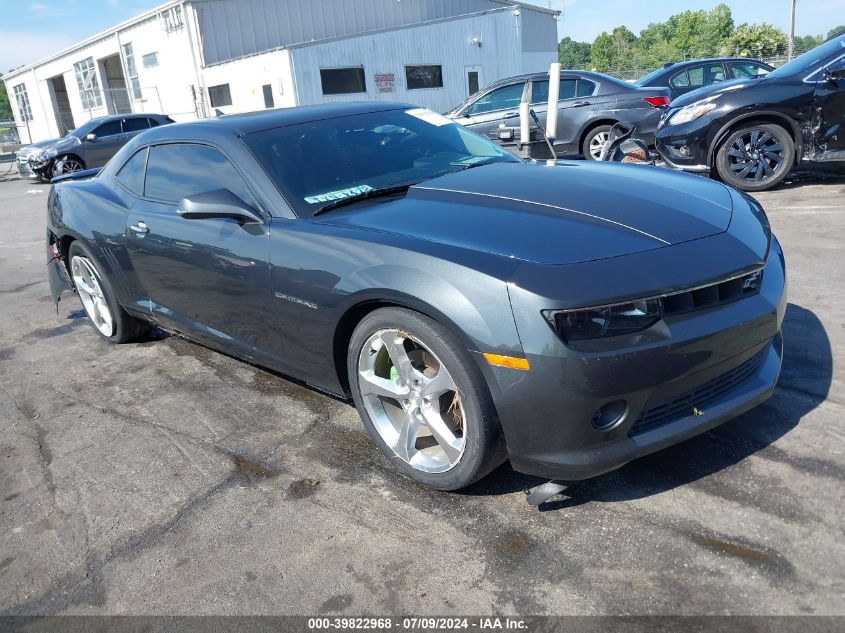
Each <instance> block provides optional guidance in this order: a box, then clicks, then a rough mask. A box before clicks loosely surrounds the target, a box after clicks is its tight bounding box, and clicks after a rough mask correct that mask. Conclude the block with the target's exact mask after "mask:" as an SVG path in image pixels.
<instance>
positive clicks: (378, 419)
mask: <svg viewBox="0 0 845 633" xmlns="http://www.w3.org/2000/svg"><path fill="white" fill-rule="evenodd" d="M358 384H359V389H360V392H361V399H362V400H363V403H364V407H365V408H366V410H367V413H368V414H369V416H370V419H371V420H372V422H373V426H374V427H375V429H376V430H377V431H378V434H379V435H380V436H381V438H382V440H384V443H385V444H387V446H388V447H390V449H391V450H392V451H393V452H394V453H395V454H396V456H397V457H398V458H399V459H401V460H403V461H405V462H407V463H408V464H409V465H410V466H412V467H413V468H416V469H417V470H421V471H423V472H427V473H442V472H446V471H447V470H449V469H451V468H453V467H454V466H455V465H456V464H457V463H458V462H459V461H460V459H461V456H462V455H463V453H464V448H465V446H466V437H465V436H464V429H465V428H466V427H465V425H464V407H463V404H462V402H461V396H460V392H459V391H458V387H457V385H456V384H455V381H454V380H453V379H452V376H451V375H450V374H449V371H448V370H447V369H446V367H444V366H443V365H442V363H441V362H440V361H439V359H438V358H437V357H436V356H435V355H434V353H433V352H432V351H431V350H430V349H428V348H427V347H426V346H425V345H423V344H422V343H421V342H420V341H419V340H417V339H416V338H414V337H413V336H411V335H410V334H408V333H407V332H403V331H400V330H396V329H385V330H379V331H378V332H376V333H374V334H373V335H372V336H370V338H368V339H367V341H366V343H364V346H363V347H362V348H361V352H360V354H359V356H358Z"/></svg>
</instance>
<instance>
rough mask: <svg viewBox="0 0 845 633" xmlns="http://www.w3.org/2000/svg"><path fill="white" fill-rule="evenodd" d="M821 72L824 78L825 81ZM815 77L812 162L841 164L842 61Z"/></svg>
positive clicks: (844, 147)
mask: <svg viewBox="0 0 845 633" xmlns="http://www.w3.org/2000/svg"><path fill="white" fill-rule="evenodd" d="M825 70H826V71H827V73H828V75H827V77H828V78H825ZM825 70H823V71H822V72H821V73H820V75H821V76H817V81H816V87H815V90H814V91H813V106H814V107H813V116H814V118H815V120H814V121H813V129H814V130H816V132H815V135H814V138H813V149H814V152H813V154H812V157H813V159H814V160H824V161H828V160H837V161H845V57H841V58H840V59H838V60H836V61H834V62H833V63H831V64H830V65H828V66H827V68H826V69H825Z"/></svg>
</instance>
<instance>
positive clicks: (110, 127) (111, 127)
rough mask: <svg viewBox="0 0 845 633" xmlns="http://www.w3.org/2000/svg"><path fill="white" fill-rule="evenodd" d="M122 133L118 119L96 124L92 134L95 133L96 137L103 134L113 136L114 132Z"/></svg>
mask: <svg viewBox="0 0 845 633" xmlns="http://www.w3.org/2000/svg"><path fill="white" fill-rule="evenodd" d="M122 133H123V130H122V129H121V127H120V119H117V120H116V121H109V122H108V123H103V124H102V125H98V126H97V127H96V128H94V134H96V135H97V137H98V138H99V137H103V136H114V135H115V134H122Z"/></svg>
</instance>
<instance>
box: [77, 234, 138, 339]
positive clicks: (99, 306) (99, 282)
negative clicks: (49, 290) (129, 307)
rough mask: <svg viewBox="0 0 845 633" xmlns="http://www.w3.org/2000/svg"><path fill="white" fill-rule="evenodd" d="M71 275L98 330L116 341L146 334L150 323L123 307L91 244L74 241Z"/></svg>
mask: <svg viewBox="0 0 845 633" xmlns="http://www.w3.org/2000/svg"><path fill="white" fill-rule="evenodd" d="M68 260H69V263H70V266H69V268H70V276H71V278H72V279H73V285H74V288H76V294H78V295H79V300H80V301H81V302H82V308H83V309H84V310H85V314H87V315H88V318H89V319H90V321H91V324H92V325H93V326H94V329H95V330H96V331H97V333H98V334H99V335H100V336H102V337H103V338H104V339H106V340H109V341H111V342H112V343H127V342H129V341H133V340H135V339H137V338H140V337H141V336H143V335H145V334H146V333H147V332H148V331H149V329H150V326H149V324H148V323H146V322H144V321H141V320H139V319H136V318H135V317H132V316H129V315H128V314H127V313H126V311H125V310H124V309H123V308H121V307H120V304H118V302H117V299H116V297H115V294H114V292H113V291H112V288H111V285H110V284H109V282H108V279H107V278H106V277H105V276H104V275H103V274H102V272H101V271H100V269H99V267H98V266H97V263H96V260H95V259H94V257H93V256H92V255H91V253H90V251H89V250H88V248H87V247H85V246H83V245H82V244H81V243H80V242H73V243H72V244H71V245H70V248H69V249H68Z"/></svg>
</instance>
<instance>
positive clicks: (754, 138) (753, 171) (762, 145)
mask: <svg viewBox="0 0 845 633" xmlns="http://www.w3.org/2000/svg"><path fill="white" fill-rule="evenodd" d="M783 152H784V149H783V144H782V143H781V141H780V139H778V138H777V137H776V136H775V135H773V134H772V133H771V132H767V131H765V130H749V131H748V132H746V133H745V134H743V135H741V136H739V137H738V138H737V139H736V140H735V141H734V143H733V145H731V148H730V150H728V161H729V167H730V168H731V170H732V171H733V172H734V174H735V175H736V177H737V178H741V179H743V180H751V181H754V182H762V181H764V180H768V179H769V178H771V177H772V176H774V175H775V172H777V171H778V169H779V168H780V167H781V163H783V161H784V154H783Z"/></svg>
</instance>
